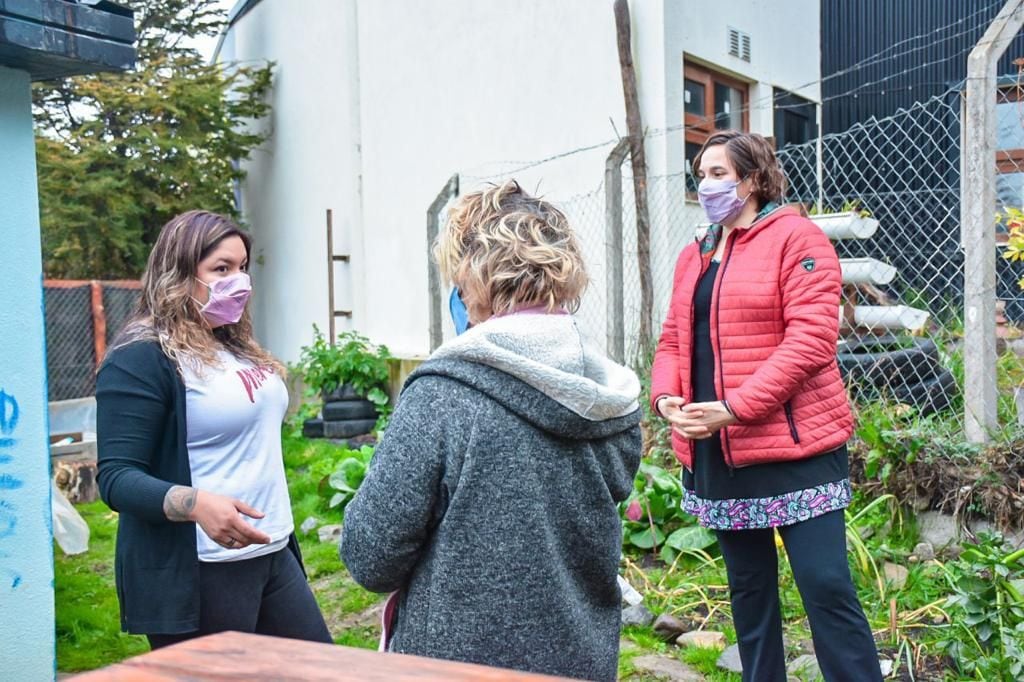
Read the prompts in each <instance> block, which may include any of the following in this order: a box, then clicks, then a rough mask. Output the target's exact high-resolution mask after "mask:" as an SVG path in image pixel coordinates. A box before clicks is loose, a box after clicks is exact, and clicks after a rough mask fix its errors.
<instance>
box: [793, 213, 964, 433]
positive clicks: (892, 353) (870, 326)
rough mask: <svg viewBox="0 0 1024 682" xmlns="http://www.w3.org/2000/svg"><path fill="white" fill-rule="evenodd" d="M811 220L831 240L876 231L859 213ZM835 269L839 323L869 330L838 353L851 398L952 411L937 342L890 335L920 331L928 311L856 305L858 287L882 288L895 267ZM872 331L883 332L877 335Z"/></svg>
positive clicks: (867, 262)
mask: <svg viewBox="0 0 1024 682" xmlns="http://www.w3.org/2000/svg"><path fill="white" fill-rule="evenodd" d="M811 220H812V221H814V223H815V224H817V225H818V227H820V228H821V229H822V231H823V232H825V234H826V235H828V237H829V238H830V239H832V240H841V239H868V238H870V237H872V236H873V235H874V233H875V231H876V230H878V221H877V220H875V219H873V218H870V217H865V216H862V215H860V214H859V213H857V212H847V213H835V214H828V215H815V216H811ZM839 264H840V266H841V267H842V272H843V285H844V288H845V290H846V292H847V300H848V303H847V305H845V306H843V307H842V308H841V309H840V311H839V317H840V321H841V322H843V323H844V324H845V325H846V326H848V327H849V328H850V329H851V330H860V331H864V330H870V331H869V332H868V335H864V336H860V337H855V338H853V339H848V340H843V341H840V342H839V347H838V348H837V359H838V362H839V370H840V372H841V373H842V375H843V378H844V380H845V382H846V385H847V387H848V388H849V390H850V394H851V397H853V398H854V399H855V400H860V401H867V400H874V399H878V398H885V399H889V400H895V401H896V402H899V403H903V404H905V405H910V406H912V407H914V408H916V409H917V411H918V413H919V414H921V415H922V416H924V415H929V414H933V413H935V412H940V411H942V410H947V409H949V408H951V407H952V406H953V401H954V399H955V398H956V397H957V391H958V388H957V384H956V379H955V377H954V376H953V374H952V373H951V372H950V371H949V370H948V369H946V368H944V367H943V366H942V363H941V360H940V357H939V349H938V348H937V347H936V346H935V343H934V342H933V341H931V340H929V339H924V338H920V337H915V336H902V335H900V336H897V335H896V334H894V333H893V332H894V331H902V332H910V333H919V332H921V331H923V330H924V329H925V328H926V326H927V323H928V319H929V314H928V311H927V310H920V309H917V308H912V307H910V306H905V305H892V306H877V305H859V304H858V301H857V300H856V291H857V287H858V285H871V286H875V287H883V286H886V285H888V284H890V283H891V282H892V280H893V279H894V278H895V277H896V275H897V272H896V268H894V267H893V266H891V265H889V264H888V263H885V262H883V261H880V260H876V259H874V258H843V259H840V261H839ZM874 330H884V332H885V333H880V334H879V335H877V336H876V335H873V333H872V332H874Z"/></svg>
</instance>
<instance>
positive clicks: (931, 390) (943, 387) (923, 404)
mask: <svg viewBox="0 0 1024 682" xmlns="http://www.w3.org/2000/svg"><path fill="white" fill-rule="evenodd" d="M957 392H958V389H957V385H956V377H954V376H953V373H952V372H950V371H948V370H943V371H942V373H941V374H940V375H939V376H937V377H935V378H934V379H929V380H928V381H921V382H918V383H916V384H911V385H910V386H906V387H903V388H897V389H896V390H894V391H893V397H894V398H895V399H896V400H898V401H899V402H901V403H906V404H907V405H913V406H914V407H916V408H917V410H918V412H919V413H920V414H921V416H927V415H929V414H933V413H935V412H941V411H942V410H946V409H949V407H950V405H951V404H952V403H953V399H954V398H955V397H956V395H957Z"/></svg>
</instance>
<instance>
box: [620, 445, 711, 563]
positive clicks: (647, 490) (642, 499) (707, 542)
mask: <svg viewBox="0 0 1024 682" xmlns="http://www.w3.org/2000/svg"><path fill="white" fill-rule="evenodd" d="M682 501H683V487H682V484H681V483H680V481H679V479H678V478H677V477H676V476H672V475H671V474H669V473H668V472H667V471H665V470H664V469H662V468H661V467H660V466H657V465H655V464H651V463H650V462H647V461H643V462H641V463H640V469H639V471H638V472H637V475H636V479H635V480H634V483H633V494H632V495H630V496H629V498H628V499H627V500H625V501H624V502H623V503H622V504H621V505H620V506H619V508H620V512H621V514H622V517H623V523H624V525H623V544H625V545H626V546H627V547H635V548H637V549H643V550H651V551H652V552H657V551H658V548H659V547H660V548H661V551H660V553H659V556H660V557H661V559H662V561H664V562H665V563H672V562H673V561H675V559H676V557H677V556H678V555H679V553H681V552H682V553H698V552H702V551H703V550H705V549H707V548H708V547H710V546H711V545H713V544H715V536H714V534H713V533H712V532H711V531H709V530H707V529H706V528H701V527H699V526H695V525H693V519H691V518H690V517H689V516H687V515H686V514H685V513H684V512H683V511H682V508H681V504H682Z"/></svg>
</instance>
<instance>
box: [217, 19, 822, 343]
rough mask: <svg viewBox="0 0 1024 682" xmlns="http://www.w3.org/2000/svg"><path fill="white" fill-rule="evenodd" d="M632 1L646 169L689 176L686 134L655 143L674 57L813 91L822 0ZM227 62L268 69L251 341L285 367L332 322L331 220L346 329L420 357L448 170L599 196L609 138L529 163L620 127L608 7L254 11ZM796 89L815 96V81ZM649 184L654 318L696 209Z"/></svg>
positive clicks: (251, 190)
mask: <svg viewBox="0 0 1024 682" xmlns="http://www.w3.org/2000/svg"><path fill="white" fill-rule="evenodd" d="M631 6H632V24H633V45H634V62H635V65H636V68H637V76H638V91H639V97H640V103H641V114H642V118H643V124H644V127H645V129H647V130H648V131H651V135H650V137H649V139H648V142H647V147H646V151H647V162H648V173H649V175H650V176H652V177H661V176H665V175H670V174H677V173H679V172H681V171H682V169H683V166H684V161H683V133H682V131H680V130H676V131H673V132H668V133H665V132H664V131H665V129H667V128H671V127H674V126H679V125H680V124H681V123H682V121H683V101H682V92H683V89H682V84H683V75H682V70H683V59H684V55H689V56H691V57H695V58H697V59H700V60H703V61H704V62H706V63H710V64H714V65H716V66H717V67H718V68H720V69H722V70H725V71H726V72H728V73H732V74H733V75H736V76H738V77H740V78H742V79H744V80H747V81H749V82H751V83H752V88H751V93H750V96H751V102H752V103H756V101H757V100H758V98H759V97H760V96H761V95H762V93H767V94H768V95H769V96H770V93H771V86H772V85H778V86H780V87H784V88H787V89H790V90H796V88H797V86H798V85H802V84H804V83H807V82H809V81H816V80H817V79H818V63H819V58H818V45H817V41H818V28H817V27H818V7H817V3H816V1H815V0H790V1H789V2H786V3H784V4H783V3H777V2H770V1H769V0H732V1H730V2H724V3H718V4H717V5H713V6H708V5H700V4H698V3H693V2H688V1H686V0H634V1H633V2H632V3H631ZM728 26H734V27H735V28H738V29H740V30H743V31H746V32H748V33H750V34H751V38H752V50H753V54H752V61H751V62H750V63H747V62H744V61H742V60H739V59H737V58H735V57H730V56H729V55H728V51H727V40H726V37H727V27H728ZM296 36H301V37H302V39H301V40H297V39H296ZM228 47H230V48H231V49H227V48H228ZM222 57H223V58H224V59H225V60H230V59H232V58H238V59H255V58H267V59H272V60H274V61H276V62H277V67H276V68H277V76H276V81H275V91H274V95H273V97H274V100H273V104H274V114H273V118H272V122H271V125H272V126H273V130H274V138H273V139H272V140H271V141H270V142H269V143H268V144H267V145H266V149H265V150H263V151H261V152H260V153H258V154H257V155H256V156H255V157H254V159H253V160H252V161H251V162H249V163H247V164H246V168H248V169H249V172H250V176H249V179H248V180H247V181H246V183H245V185H244V188H243V197H244V199H243V207H244V210H245V213H246V216H247V218H248V220H249V221H250V223H251V224H252V226H253V228H254V231H255V232H256V236H257V239H258V245H259V247H260V248H262V250H263V265H259V266H257V270H256V283H257V286H258V287H260V290H259V292H258V293H259V294H260V295H259V298H258V299H257V300H258V301H259V306H258V308H257V309H256V317H257V327H258V331H259V332H260V334H261V337H262V338H263V339H264V340H265V341H266V343H267V344H268V345H269V347H270V349H271V350H272V351H273V352H275V353H277V354H278V355H279V356H281V357H283V358H284V359H286V360H291V359H294V358H295V357H296V356H297V354H298V349H299V346H301V345H302V344H303V343H306V342H308V339H309V336H310V325H311V323H312V322H317V323H318V324H320V325H321V327H322V328H324V327H326V318H327V302H326V297H327V293H326V254H325V248H324V232H323V212H324V209H326V208H328V207H333V208H334V209H335V216H336V221H335V222H336V228H335V235H336V242H337V244H338V245H337V247H336V252H337V253H351V255H352V265H351V267H348V266H340V267H339V268H338V269H337V273H338V284H337V287H336V291H337V298H338V306H337V307H339V308H342V307H344V308H351V309H352V310H353V311H354V318H353V320H352V322H351V324H352V326H354V327H355V328H356V329H358V330H359V331H361V332H363V333H365V334H367V335H368V336H370V338H371V339H373V340H374V341H377V342H382V343H386V344H387V345H388V346H389V347H390V348H391V350H392V352H394V353H396V354H399V355H417V354H423V353H425V352H426V350H427V347H428V335H427V325H428V319H429V311H428V293H427V244H426V209H427V207H428V205H429V204H430V202H431V201H432V200H433V199H434V197H435V196H436V195H437V193H438V192H439V191H440V189H441V187H442V186H443V185H444V183H445V182H446V181H447V179H448V177H449V176H450V175H451V174H452V173H454V172H460V174H461V177H462V188H461V189H462V192H463V193H466V192H469V191H472V190H473V189H476V188H477V187H479V186H481V185H482V184H483V182H484V181H485V179H490V178H495V179H496V178H497V177H503V176H505V175H508V174H510V173H511V174H513V175H514V176H515V177H516V178H517V179H519V180H520V181H521V182H522V183H523V185H524V186H526V188H527V189H528V190H530V191H539V192H540V193H541V194H544V195H546V196H547V197H549V198H551V199H553V200H555V201H563V200H566V199H568V198H570V197H574V196H577V195H580V194H584V193H589V192H595V191H599V189H600V186H601V183H602V180H603V173H604V160H605V157H606V156H607V154H608V152H609V151H610V149H611V145H610V144H608V145H606V146H602V147H600V148H598V149H595V150H592V151H588V152H582V153H578V154H573V155H571V156H568V157H566V158H562V159H559V160H555V161H551V162H548V163H544V164H541V165H538V166H534V167H531V168H527V169H522V167H523V166H525V165H528V164H529V163H530V162H533V161H536V160H539V159H543V158H546V157H550V156H553V155H556V154H560V153H563V152H567V151H570V150H573V149H576V148H579V147H586V146H591V145H595V144H597V143H601V142H605V141H609V140H612V139H614V138H615V137H616V134H618V135H625V134H626V125H625V116H624V106H623V102H622V84H621V77H620V72H619V65H618V55H617V51H616V44H615V21H614V15H613V13H612V3H611V1H610V0H604V1H598V0H559V1H558V2H551V1H550V0H515V1H514V2H505V3H497V2H480V1H479V0H446V2H444V3H442V4H438V3H423V2H413V1H412V0H372V1H370V0H340V1H330V0H304V1H303V2H302V3H294V2H285V1H284V0H263V2H261V3H259V4H258V5H256V7H255V9H253V10H252V11H250V12H249V13H248V14H247V15H245V16H244V17H243V18H242V19H241V20H240V21H238V22H237V23H236V25H235V26H234V27H233V28H232V29H231V32H230V34H229V40H228V41H227V42H226V49H225V50H224V51H222ZM797 92H798V94H801V95H803V96H806V97H808V98H811V99H814V98H816V97H817V96H818V90H817V87H816V86H815V87H812V88H809V89H805V90H800V91H797ZM755 111H756V110H755ZM755 111H752V112H751V113H752V115H751V126H752V129H753V130H755V131H757V132H762V133H764V134H769V135H770V134H771V133H772V115H771V109H770V107H767V108H765V109H764V110H763V111H761V112H760V113H755ZM625 165H626V168H627V179H626V180H625V184H626V185H628V184H629V179H628V167H629V163H628V161H627V163H626V164H625ZM651 192H652V196H651V205H652V207H657V206H660V207H663V208H662V210H663V211H664V207H665V206H667V205H672V206H675V205H676V204H680V205H681V206H680V208H679V209H678V210H674V215H675V217H674V219H673V220H672V221H671V223H670V222H669V221H667V219H666V218H661V217H659V216H658V215H652V218H653V224H652V228H653V236H652V250H653V251H654V252H655V253H656V254H657V256H658V258H659V259H660V260H659V261H657V262H656V263H655V266H656V271H655V272H654V273H653V274H654V282H655V287H656V290H657V291H656V293H658V296H656V301H658V307H659V308H661V307H663V305H662V301H661V299H666V298H667V293H666V292H665V291H663V289H667V288H668V282H670V281H671V265H672V263H673V262H674V254H675V253H677V252H678V249H679V248H680V245H682V244H685V243H686V242H687V241H688V240H689V239H690V238H691V237H692V225H694V224H696V222H698V221H699V219H700V213H699V207H696V208H695V207H694V206H693V205H687V203H686V202H685V199H684V198H683V197H681V196H679V193H678V192H677V193H675V194H672V192H671V183H669V182H665V181H662V182H661V183H660V184H659V183H656V182H655V183H652V188H651ZM600 201H601V200H600V198H598V199H595V200H594V201H591V202H589V203H588V204H587V206H589V208H588V209H587V212H586V215H578V214H573V213H570V218H571V219H572V220H574V221H575V222H577V224H578V226H579V227H580V228H581V232H583V231H584V230H583V228H587V230H588V231H587V234H586V235H585V242H586V243H585V251H586V254H587V257H588V261H589V265H590V269H591V273H592V275H593V277H594V280H595V286H594V287H593V288H592V290H591V292H590V294H588V296H589V300H588V301H587V302H585V304H584V308H585V310H584V311H583V312H585V313H587V315H586V317H587V319H591V318H593V319H597V318H598V317H600V315H601V313H602V311H603V309H604V296H603V288H604V283H603V279H604V263H603V261H604V241H603V231H602V229H603V217H602V216H603V213H601V212H600V211H601V210H602V209H601V206H600ZM573 205H574V206H576V205H579V204H578V203H577V204H573ZM631 228H632V225H631V224H628V223H627V225H626V229H627V230H630V229H631ZM680 232H682V233H683V234H680ZM659 263H668V265H667V266H665V265H663V264H662V265H659ZM627 267H628V264H627ZM666 269H667V274H666ZM662 294H664V295H662ZM588 307H589V308H588ZM658 315H660V313H658V314H656V316H658ZM593 326H594V329H588V331H589V332H591V333H592V335H594V336H595V337H599V338H596V339H595V340H599V341H600V340H602V339H603V329H601V328H600V325H599V324H597V323H595V324H594V325H593ZM346 327H347V324H346V322H345V321H344V320H339V329H345V328H346Z"/></svg>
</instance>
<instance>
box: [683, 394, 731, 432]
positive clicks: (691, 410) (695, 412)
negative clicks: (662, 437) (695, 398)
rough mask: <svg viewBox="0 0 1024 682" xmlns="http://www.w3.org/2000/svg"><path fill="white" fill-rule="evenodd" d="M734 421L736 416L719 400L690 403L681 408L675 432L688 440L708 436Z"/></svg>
mask: <svg viewBox="0 0 1024 682" xmlns="http://www.w3.org/2000/svg"><path fill="white" fill-rule="evenodd" d="M735 423H736V417H734V416H733V415H732V413H731V412H729V410H727V409H725V405H724V404H722V402H721V401H715V402H711V403H690V404H689V405H686V406H685V407H683V409H682V419H681V420H679V421H677V422H676V426H675V427H673V428H675V430H676V432H677V433H678V434H679V435H680V436H682V437H683V438H686V439H688V440H702V439H704V438H710V437H711V436H713V435H714V434H715V433H717V432H718V430H719V429H721V428H722V427H724V426H729V425H730V424H735Z"/></svg>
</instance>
